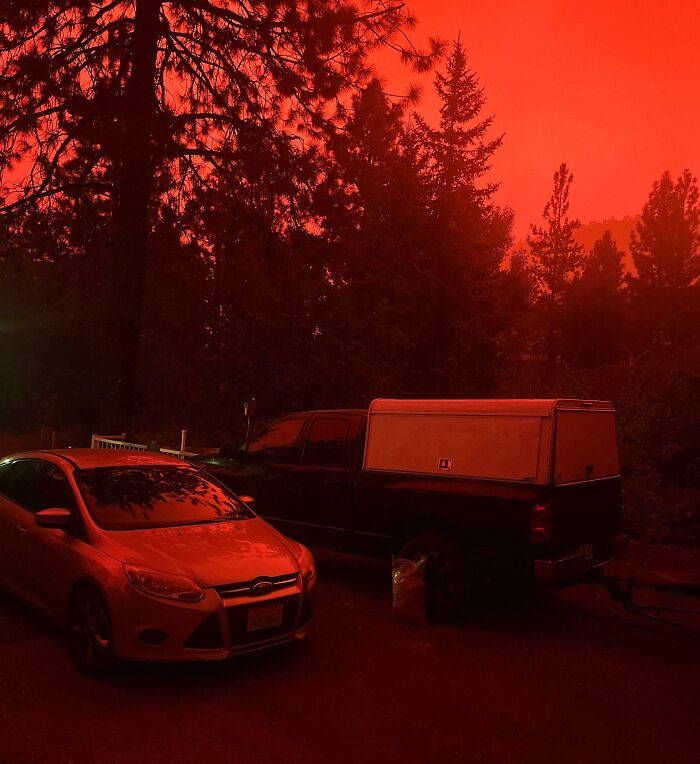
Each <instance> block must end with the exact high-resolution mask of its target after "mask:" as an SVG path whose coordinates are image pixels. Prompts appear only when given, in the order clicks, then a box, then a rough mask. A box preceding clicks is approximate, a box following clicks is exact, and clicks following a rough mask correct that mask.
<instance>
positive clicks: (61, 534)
mask: <svg viewBox="0 0 700 764" xmlns="http://www.w3.org/2000/svg"><path fill="white" fill-rule="evenodd" d="M3 482H4V481H3ZM6 490H7V491H8V492H9V493H10V496H7V495H4V496H3V499H4V501H3V507H2V510H3V512H2V514H3V516H4V517H11V518H12V520H13V521H14V525H15V531H16V535H15V542H14V544H12V546H11V548H10V554H9V558H8V567H9V569H10V575H11V579H12V580H11V581H10V582H9V584H10V586H11V587H12V588H14V589H15V590H16V591H17V592H18V593H20V594H21V595H22V596H24V597H25V598H26V599H28V600H29V601H31V602H32V603H34V604H35V605H37V606H38V607H40V608H42V609H43V610H46V611H48V612H49V613H51V614H52V615H60V614H61V611H62V608H63V602H64V598H65V593H66V591H67V590H68V588H69V586H70V583H71V581H72V580H74V579H75V578H76V577H77V573H76V571H77V570H79V568H80V565H81V554H80V549H79V547H80V546H81V545H82V544H84V543H85V542H84V540H83V539H82V538H81V527H82V526H81V523H80V521H79V518H80V515H79V513H78V509H77V505H76V500H75V495H74V493H73V489H72V487H71V485H70V482H69V481H68V478H67V477H66V476H65V474H64V473H63V471H62V470H61V469H60V468H59V467H58V466H56V465H55V464H52V463H51V462H46V461H43V460H39V459H22V460H18V461H17V462H16V463H15V466H14V468H13V470H12V471H10V474H8V480H7V483H6ZM58 507H61V508H64V509H69V510H70V511H71V512H73V513H74V516H75V518H76V525H75V527H74V529H73V531H72V532H67V531H65V530H61V529H56V528H40V527H39V526H38V525H37V524H36V521H35V519H34V515H35V514H36V513H37V512H39V511H41V510H42V509H52V508H58Z"/></svg>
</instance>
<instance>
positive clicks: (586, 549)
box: [578, 544, 593, 562]
mask: <svg viewBox="0 0 700 764" xmlns="http://www.w3.org/2000/svg"><path fill="white" fill-rule="evenodd" d="M578 551H579V552H581V554H582V555H583V556H584V557H585V558H586V560H588V562H593V544H584V545H583V546H580V547H579V548H578Z"/></svg>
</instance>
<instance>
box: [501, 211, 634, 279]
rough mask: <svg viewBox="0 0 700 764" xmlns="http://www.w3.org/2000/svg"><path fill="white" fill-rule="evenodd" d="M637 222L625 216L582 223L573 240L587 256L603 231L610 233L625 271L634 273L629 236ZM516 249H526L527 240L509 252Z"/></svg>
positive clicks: (517, 242)
mask: <svg viewBox="0 0 700 764" xmlns="http://www.w3.org/2000/svg"><path fill="white" fill-rule="evenodd" d="M638 220H639V215H625V217H623V218H619V219H618V218H609V219H608V220H603V221H599V220H591V221H590V222H589V223H584V224H582V225H581V227H580V228H578V229H576V231H575V232H574V238H575V239H576V241H577V242H578V243H579V244H583V246H584V249H585V252H586V254H589V253H590V251H591V249H593V245H594V244H595V243H596V241H598V239H601V238H602V237H603V234H604V233H605V231H610V232H611V233H612V237H613V240H614V241H615V243H616V244H617V246H618V248H619V249H621V250H622V251H623V252H624V253H625V256H624V258H623V264H624V266H625V270H626V271H630V272H632V273H634V272H635V268H634V263H633V262H632V256H631V255H630V234H631V233H632V231H633V230H634V227H635V226H636V225H637V222H638ZM518 249H525V250H527V249H528V246H527V240H526V239H520V240H519V241H516V242H515V243H514V244H513V246H512V247H511V252H515V251H516V250H518Z"/></svg>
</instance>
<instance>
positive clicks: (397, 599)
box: [391, 554, 428, 626]
mask: <svg viewBox="0 0 700 764" xmlns="http://www.w3.org/2000/svg"><path fill="white" fill-rule="evenodd" d="M427 560H428V556H427V555H425V554H424V555H423V556H422V557H420V558H419V559H417V560H405V559H402V558H400V557H395V558H394V560H393V562H392V567H391V581H392V594H393V606H392V611H391V615H392V617H393V618H395V619H396V620H397V621H403V622H404V623H414V624H417V625H418V626H425V625H426V623H427V622H428V619H427V616H426V597H425V565H426V562H427Z"/></svg>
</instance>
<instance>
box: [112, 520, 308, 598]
mask: <svg viewBox="0 0 700 764" xmlns="http://www.w3.org/2000/svg"><path fill="white" fill-rule="evenodd" d="M98 546H99V548H100V549H101V550H102V551H103V552H106V553H107V554H109V555H111V556H112V557H114V558H116V559H118V560H120V561H121V562H125V563H129V564H131V565H141V566H143V567H146V568H151V569H152V570H157V571H160V572H163V573H180V574H184V575H186V576H189V577H190V578H192V579H194V580H195V581H196V582H197V583H198V584H199V585H200V586H219V585H221V584H230V583H236V582H239V581H250V580H251V579H253V578H257V577H258V576H280V575H284V574H286V573H297V572H298V571H299V565H298V563H297V560H296V557H295V552H296V553H297V554H298V553H299V551H300V547H299V546H298V545H297V544H296V542H294V541H292V540H291V539H286V538H284V537H283V536H282V535H281V534H279V533H278V532H277V531H276V530H275V529H274V528H272V527H271V526H269V525H268V524H267V523H266V522H265V521H264V520H261V519H260V518H258V517H256V518H252V519H250V520H239V521H232V522H222V523H209V524H207V525H185V526H178V527H174V528H149V529H145V530H134V531H102V534H101V539H100V543H99V544H98Z"/></svg>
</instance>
